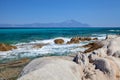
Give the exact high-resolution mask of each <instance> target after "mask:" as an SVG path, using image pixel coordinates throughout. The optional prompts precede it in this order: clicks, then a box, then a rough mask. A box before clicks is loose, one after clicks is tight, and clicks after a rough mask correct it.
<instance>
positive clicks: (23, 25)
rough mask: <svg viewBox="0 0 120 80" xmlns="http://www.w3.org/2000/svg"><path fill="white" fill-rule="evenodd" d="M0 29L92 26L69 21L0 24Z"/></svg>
mask: <svg viewBox="0 0 120 80" xmlns="http://www.w3.org/2000/svg"><path fill="white" fill-rule="evenodd" d="M0 27H3V28H4V27H13V28H14V27H90V25H89V24H84V23H81V22H78V21H75V20H67V21H64V22H60V23H33V24H0Z"/></svg>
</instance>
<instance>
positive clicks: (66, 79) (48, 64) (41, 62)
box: [18, 57, 82, 80]
mask: <svg viewBox="0 0 120 80" xmlns="http://www.w3.org/2000/svg"><path fill="white" fill-rule="evenodd" d="M81 76H82V70H81V67H80V66H79V65H78V64H76V63H74V62H72V61H68V60H64V59H60V58H52V57H44V58H38V59H35V60H33V61H32V62H30V63H29V64H28V65H27V66H26V67H25V68H24V69H23V71H22V73H21V77H20V78H18V80H82V79H81Z"/></svg>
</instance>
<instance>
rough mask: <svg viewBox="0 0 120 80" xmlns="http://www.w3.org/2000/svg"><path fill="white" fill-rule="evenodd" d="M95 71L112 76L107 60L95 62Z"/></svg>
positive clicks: (96, 60)
mask: <svg viewBox="0 0 120 80" xmlns="http://www.w3.org/2000/svg"><path fill="white" fill-rule="evenodd" d="M94 65H95V69H99V70H101V71H102V72H104V73H107V74H109V75H110V74H111V73H112V72H111V70H112V69H111V67H110V63H109V62H108V61H107V60H106V59H102V58H101V59H95V60H94Z"/></svg>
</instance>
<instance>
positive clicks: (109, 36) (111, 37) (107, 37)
mask: <svg viewBox="0 0 120 80" xmlns="http://www.w3.org/2000/svg"><path fill="white" fill-rule="evenodd" d="M117 37H119V36H118V35H107V36H106V39H114V38H117Z"/></svg>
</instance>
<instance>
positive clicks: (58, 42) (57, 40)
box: [54, 39, 64, 44]
mask: <svg viewBox="0 0 120 80" xmlns="http://www.w3.org/2000/svg"><path fill="white" fill-rule="evenodd" d="M54 43H55V44H63V43H64V40H63V39H55V40H54Z"/></svg>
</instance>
